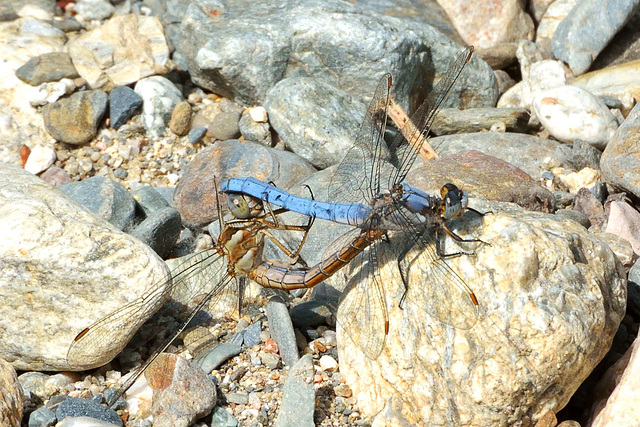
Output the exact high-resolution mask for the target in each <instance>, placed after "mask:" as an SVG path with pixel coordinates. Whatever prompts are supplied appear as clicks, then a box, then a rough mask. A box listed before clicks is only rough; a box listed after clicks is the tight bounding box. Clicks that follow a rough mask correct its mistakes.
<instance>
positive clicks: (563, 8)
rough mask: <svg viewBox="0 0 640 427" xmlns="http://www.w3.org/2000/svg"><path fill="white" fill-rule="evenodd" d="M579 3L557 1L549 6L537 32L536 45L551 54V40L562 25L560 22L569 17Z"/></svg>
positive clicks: (565, 0) (564, 0) (570, 0)
mask: <svg viewBox="0 0 640 427" xmlns="http://www.w3.org/2000/svg"><path fill="white" fill-rule="evenodd" d="M576 3H578V0H555V1H554V2H553V3H551V4H550V5H549V7H548V8H547V10H546V11H545V12H544V15H542V18H541V19H540V24H539V25H538V30H537V31H536V44H537V45H538V46H540V47H541V48H543V49H544V50H546V51H547V52H551V39H553V33H554V32H555V31H556V28H558V25H560V22H562V20H563V19H564V18H566V17H567V15H568V14H569V12H571V9H573V7H574V6H575V5H576Z"/></svg>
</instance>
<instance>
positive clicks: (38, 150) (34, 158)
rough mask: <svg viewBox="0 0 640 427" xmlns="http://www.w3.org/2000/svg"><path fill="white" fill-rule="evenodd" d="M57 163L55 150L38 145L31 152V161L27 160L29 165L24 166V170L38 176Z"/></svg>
mask: <svg viewBox="0 0 640 427" xmlns="http://www.w3.org/2000/svg"><path fill="white" fill-rule="evenodd" d="M55 161H56V152H55V150H54V149H53V148H51V147H43V146H42V145H36V146H35V147H33V149H32V150H31V154H30V155H29V159H27V163H26V164H25V165H24V170H26V171H27V172H31V173H32V174H34V175H37V174H39V173H40V172H42V171H44V170H46V169H47V168H48V167H49V166H51V165H52V164H53V162H55Z"/></svg>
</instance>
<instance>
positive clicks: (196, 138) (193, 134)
mask: <svg viewBox="0 0 640 427" xmlns="http://www.w3.org/2000/svg"><path fill="white" fill-rule="evenodd" d="M206 133H207V128H206V127H199V128H195V129H191V130H190V131H189V143H191V144H196V143H198V142H200V140H202V138H203V137H204V136H205V134H206Z"/></svg>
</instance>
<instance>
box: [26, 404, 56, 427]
mask: <svg viewBox="0 0 640 427" xmlns="http://www.w3.org/2000/svg"><path fill="white" fill-rule="evenodd" d="M56 421H57V418H56V413H55V412H53V411H52V410H51V409H49V408H47V407H46V406H42V407H40V408H38V409H36V410H35V411H33V412H32V413H31V415H29V427H40V426H42V427H48V426H53V425H55V424H56Z"/></svg>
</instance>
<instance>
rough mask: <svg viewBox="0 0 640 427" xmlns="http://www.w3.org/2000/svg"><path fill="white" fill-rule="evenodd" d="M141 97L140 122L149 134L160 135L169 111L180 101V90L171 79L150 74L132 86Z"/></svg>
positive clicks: (165, 125) (168, 118)
mask: <svg viewBox="0 0 640 427" xmlns="http://www.w3.org/2000/svg"><path fill="white" fill-rule="evenodd" d="M134 90H135V91H136V93H137V94H138V95H140V97H141V98H142V124H143V125H144V128H145V129H146V130H147V133H149V134H150V135H151V136H155V137H159V136H162V135H163V134H164V133H165V132H166V130H167V126H168V125H169V122H170V121H171V113H173V109H174V108H175V106H176V105H178V104H179V103H180V102H182V100H183V97H182V93H181V92H180V90H179V89H178V88H177V87H176V85H174V84H173V83H172V82H171V80H169V79H166V78H164V77H161V76H152V77H147V78H146V79H142V80H140V81H138V83H136V86H135V88H134Z"/></svg>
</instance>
